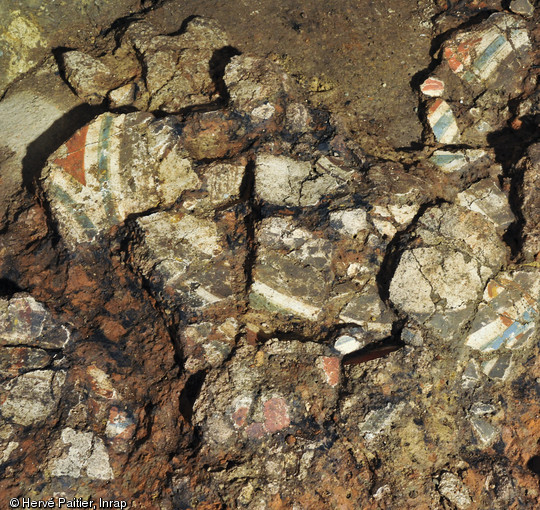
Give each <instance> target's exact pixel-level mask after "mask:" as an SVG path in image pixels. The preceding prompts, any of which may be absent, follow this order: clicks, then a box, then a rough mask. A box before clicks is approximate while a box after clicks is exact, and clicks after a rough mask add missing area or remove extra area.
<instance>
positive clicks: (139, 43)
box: [122, 17, 227, 113]
mask: <svg viewBox="0 0 540 510" xmlns="http://www.w3.org/2000/svg"><path fill="white" fill-rule="evenodd" d="M122 42H123V44H125V45H126V46H132V47H133V48H134V49H135V51H136V52H138V53H139V54H140V55H141V59H142V61H143V62H144V67H145V69H146V79H145V83H146V87H147V89H148V94H149V102H148V106H147V109H148V110H150V111H155V110H160V111H164V112H167V113H176V112H180V111H181V110H182V109H184V108H188V107H192V106H196V105H201V104H205V103H209V102H210V101H212V100H215V99H217V97H218V93H219V91H218V89H217V86H216V83H215V76H214V75H213V74H212V73H213V69H212V68H211V66H212V58H213V57H214V53H215V52H218V51H219V50H221V49H222V48H224V47H225V46H227V39H226V36H225V34H224V33H223V31H221V29H220V28H219V27H218V25H217V23H216V22H215V21H214V20H209V19H204V18H200V17H195V18H194V19H192V20H191V21H189V23H187V24H186V26H185V29H184V30H183V31H182V33H181V34H179V35H161V34H160V33H159V31H158V29H156V28H155V27H153V26H152V25H151V24H149V23H148V22H144V21H143V22H138V23H133V24H132V25H131V26H130V27H129V28H128V29H127V30H126V32H125V34H124V37H123V40H122Z"/></svg>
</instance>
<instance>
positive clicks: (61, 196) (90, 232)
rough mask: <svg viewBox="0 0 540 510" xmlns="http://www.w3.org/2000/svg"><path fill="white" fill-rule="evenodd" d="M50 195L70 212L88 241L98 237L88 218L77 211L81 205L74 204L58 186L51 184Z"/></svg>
mask: <svg viewBox="0 0 540 510" xmlns="http://www.w3.org/2000/svg"><path fill="white" fill-rule="evenodd" d="M51 193H52V195H53V197H54V198H56V199H57V200H58V201H59V202H60V203H62V204H64V205H65V206H66V207H67V208H68V209H69V210H70V212H71V213H72V216H73V219H74V220H75V221H76V222H77V223H78V224H79V225H80V226H81V227H82V229H83V231H84V233H85V235H86V236H88V240H89V241H90V240H92V239H93V238H94V237H96V236H97V235H98V229H97V227H96V226H95V225H94V224H93V223H92V221H91V220H90V218H89V217H88V216H87V215H86V214H84V213H82V212H80V211H79V210H78V209H79V208H80V206H81V205H80V204H78V203H77V202H75V200H73V199H72V198H71V197H70V196H69V194H68V193H67V192H66V191H65V190H63V189H62V188H61V187H60V186H58V184H53V185H52V186H51Z"/></svg>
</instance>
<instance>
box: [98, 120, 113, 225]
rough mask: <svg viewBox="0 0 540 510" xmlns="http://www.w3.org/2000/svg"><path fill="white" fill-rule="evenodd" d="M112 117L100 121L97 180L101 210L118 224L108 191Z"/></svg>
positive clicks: (109, 191)
mask: <svg viewBox="0 0 540 510" xmlns="http://www.w3.org/2000/svg"><path fill="white" fill-rule="evenodd" d="M112 123H113V116H112V115H104V116H103V120H102V121H101V129H100V131H99V141H98V172H97V178H98V181H99V183H100V185H101V196H102V197H103V208H104V209H105V214H106V215H107V216H108V217H109V218H110V219H111V220H112V223H115V222H116V223H117V222H118V217H117V214H116V212H117V210H116V205H115V203H114V200H113V197H112V195H111V190H110V189H109V178H110V174H109V147H110V138H111V131H112Z"/></svg>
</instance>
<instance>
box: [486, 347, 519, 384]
mask: <svg viewBox="0 0 540 510" xmlns="http://www.w3.org/2000/svg"><path fill="white" fill-rule="evenodd" d="M511 368H512V354H511V353H509V352H507V353H505V354H503V355H502V356H498V357H495V358H493V359H490V360H489V361H485V362H484V363H483V364H482V371H483V372H484V374H486V375H487V376H488V377H489V378H490V379H500V380H504V379H506V378H507V377H508V376H509V375H510V372H511Z"/></svg>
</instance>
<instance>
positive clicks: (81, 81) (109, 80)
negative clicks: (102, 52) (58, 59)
mask: <svg viewBox="0 0 540 510" xmlns="http://www.w3.org/2000/svg"><path fill="white" fill-rule="evenodd" d="M62 64H63V68H64V72H65V75H66V79H67V81H68V82H69V84H70V85H71V87H73V89H74V90H75V92H77V95H78V96H79V97H80V98H81V99H82V100H83V101H85V102H87V103H89V104H101V103H102V102H103V101H104V100H105V97H106V96H107V94H108V92H109V90H111V89H114V88H116V87H117V86H118V85H120V82H119V80H118V78H116V77H115V76H114V74H113V72H112V71H111V70H110V69H109V68H108V67H107V65H105V64H104V63H103V62H100V61H99V60H98V59H96V58H94V57H92V56H90V55H87V54H86V53H83V52H81V51H68V52H66V53H63V54H62Z"/></svg>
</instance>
